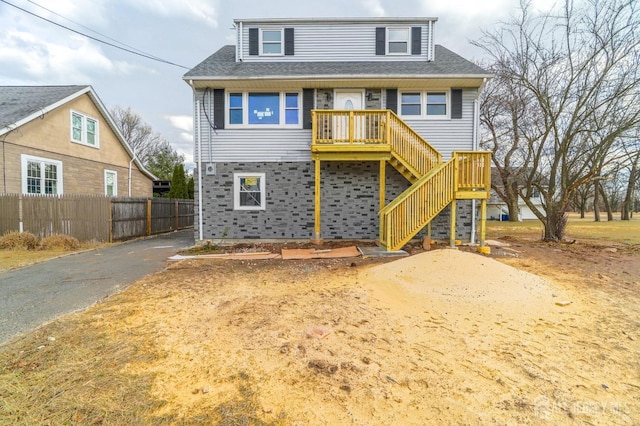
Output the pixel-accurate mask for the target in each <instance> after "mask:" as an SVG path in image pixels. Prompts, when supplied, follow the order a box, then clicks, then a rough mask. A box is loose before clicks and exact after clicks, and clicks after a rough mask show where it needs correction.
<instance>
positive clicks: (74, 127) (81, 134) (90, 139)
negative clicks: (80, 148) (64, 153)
mask: <svg viewBox="0 0 640 426" xmlns="http://www.w3.org/2000/svg"><path fill="white" fill-rule="evenodd" d="M98 129H99V126H98V120H96V119H95V118H92V117H89V116H88V115H85V114H82V113H80V112H78V111H71V141H72V142H75V143H81V144H83V145H88V146H92V147H95V148H98V147H99V146H100V135H99V132H98Z"/></svg>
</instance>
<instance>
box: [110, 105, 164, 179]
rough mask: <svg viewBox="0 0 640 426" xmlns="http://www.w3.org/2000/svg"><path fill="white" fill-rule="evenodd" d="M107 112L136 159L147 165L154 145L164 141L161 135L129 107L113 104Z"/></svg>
mask: <svg viewBox="0 0 640 426" xmlns="http://www.w3.org/2000/svg"><path fill="white" fill-rule="evenodd" d="M109 112H110V113H111V117H112V118H113V119H114V121H115V123H116V126H118V129H119V130H120V133H122V136H124V139H125V140H126V141H127V143H128V144H129V146H130V147H131V149H133V150H134V151H135V154H136V157H137V158H138V160H140V162H141V163H142V164H143V165H144V166H145V167H147V166H148V165H149V159H150V157H151V156H152V155H153V153H154V151H155V149H156V147H157V146H159V145H161V144H162V142H163V141H164V139H163V138H162V136H160V134H159V133H156V132H154V131H153V129H152V128H151V126H150V125H149V124H147V123H146V122H145V121H144V120H143V119H142V117H141V116H140V115H138V114H137V113H136V112H134V111H133V110H131V108H130V107H128V108H127V109H124V108H122V107H120V106H114V107H113V108H111V110H110V111H109Z"/></svg>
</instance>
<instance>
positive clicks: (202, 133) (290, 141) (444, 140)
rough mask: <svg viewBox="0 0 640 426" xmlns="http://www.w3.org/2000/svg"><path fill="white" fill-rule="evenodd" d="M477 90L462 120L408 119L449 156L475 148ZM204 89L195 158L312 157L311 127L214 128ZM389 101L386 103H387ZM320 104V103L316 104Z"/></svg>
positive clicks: (466, 100)
mask: <svg viewBox="0 0 640 426" xmlns="http://www.w3.org/2000/svg"><path fill="white" fill-rule="evenodd" d="M476 94H477V90H476V89H465V90H463V92H462V117H461V118H460V119H451V118H443V119H405V122H406V123H407V124H409V125H410V126H411V127H412V128H413V129H414V130H416V132H418V133H419V134H420V135H422V136H423V137H424V138H425V139H427V141H428V142H429V143H430V144H432V145H433V146H434V147H435V148H436V149H437V150H438V151H440V152H441V153H442V154H443V157H444V158H445V159H448V158H450V157H451V152H452V151H466V150H472V149H473V128H474V99H475V97H476ZM202 96H203V92H202V91H198V93H197V99H196V108H198V110H199V111H200V116H199V117H198V118H197V123H196V124H199V127H198V133H197V135H196V136H197V137H198V138H199V139H200V141H201V145H200V147H198V144H197V143H196V145H195V153H194V154H195V155H194V158H195V159H196V161H197V159H198V156H199V152H198V149H199V148H200V149H201V150H202V151H201V152H202V161H203V162H264V161H274V162H288V161H294V162H295V161H310V160H311V130H309V129H283V128H273V129H266V128H259V129H250V128H244V129H214V128H212V126H211V125H210V120H211V119H212V117H211V116H210V115H209V118H207V116H206V115H205V113H204V111H203V109H202ZM385 104H386V102H385ZM205 106H206V108H207V111H208V114H210V113H211V111H213V97H212V96H207V97H206V98H205ZM316 107H318V105H316Z"/></svg>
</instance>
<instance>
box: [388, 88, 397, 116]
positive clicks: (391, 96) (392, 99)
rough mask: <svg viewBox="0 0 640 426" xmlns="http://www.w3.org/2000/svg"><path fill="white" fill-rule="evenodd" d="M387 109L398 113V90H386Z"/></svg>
mask: <svg viewBox="0 0 640 426" xmlns="http://www.w3.org/2000/svg"><path fill="white" fill-rule="evenodd" d="M387 109H390V110H391V111H393V112H395V113H396V114H397V113H398V89H387Z"/></svg>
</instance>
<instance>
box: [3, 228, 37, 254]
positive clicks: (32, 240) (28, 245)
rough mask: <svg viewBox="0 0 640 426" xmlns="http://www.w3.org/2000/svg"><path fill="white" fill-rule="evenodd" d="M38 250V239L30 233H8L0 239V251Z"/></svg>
mask: <svg viewBox="0 0 640 426" xmlns="http://www.w3.org/2000/svg"><path fill="white" fill-rule="evenodd" d="M36 248H38V237H36V236H35V235H33V234H32V233H31V232H17V231H14V232H8V233H6V234H4V235H3V236H2V237H0V249H4V250H16V249H22V250H35V249H36Z"/></svg>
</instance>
